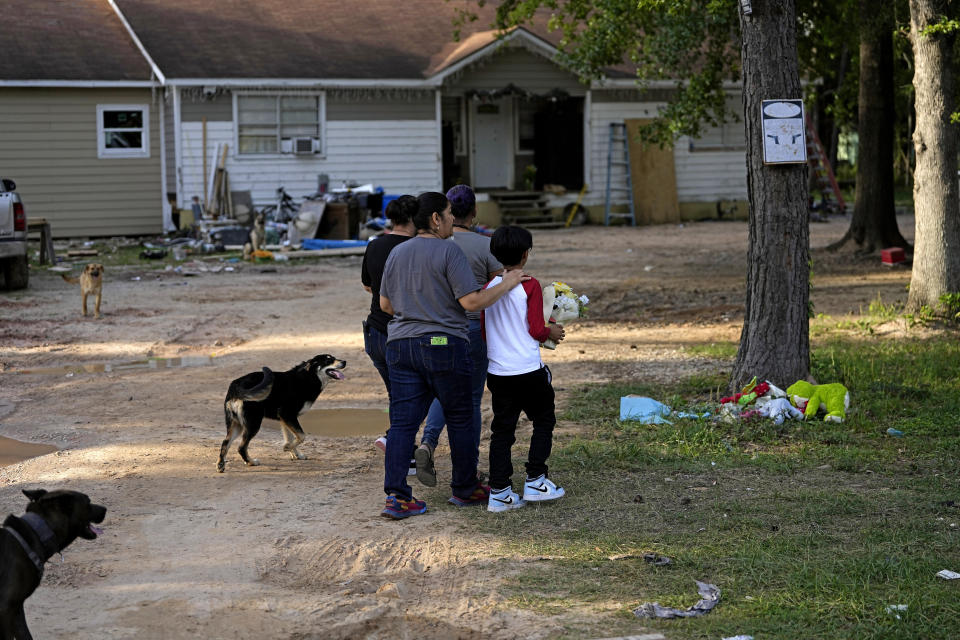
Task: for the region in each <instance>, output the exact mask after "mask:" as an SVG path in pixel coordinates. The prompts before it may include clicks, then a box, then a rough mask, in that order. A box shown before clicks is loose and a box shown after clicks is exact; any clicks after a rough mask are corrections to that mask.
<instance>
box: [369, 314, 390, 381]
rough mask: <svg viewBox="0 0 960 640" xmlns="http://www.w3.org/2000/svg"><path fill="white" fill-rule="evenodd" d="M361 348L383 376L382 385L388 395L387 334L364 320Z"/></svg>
mask: <svg viewBox="0 0 960 640" xmlns="http://www.w3.org/2000/svg"><path fill="white" fill-rule="evenodd" d="M363 350H364V351H366V352H367V355H368V356H370V360H371V361H372V362H373V366H374V367H376V368H377V372H378V373H379V374H380V377H381V378H383V385H384V386H385V387H386V388H387V396H389V395H390V374H389V373H388V372H387V334H385V333H382V332H381V331H380V330H379V329H377V328H376V327H371V326H370V325H369V324H367V323H366V321H364V323H363Z"/></svg>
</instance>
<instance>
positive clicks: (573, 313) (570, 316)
mask: <svg viewBox="0 0 960 640" xmlns="http://www.w3.org/2000/svg"><path fill="white" fill-rule="evenodd" d="M588 304H590V299H589V298H588V297H587V296H578V295H577V294H575V293H574V292H573V289H571V288H570V285H568V284H565V283H563V282H551V283H550V284H548V285H546V286H545V287H544V288H543V318H544V320H546V321H547V324H548V325H549V324H566V323H568V322H570V321H571V320H576V319H577V318H582V317H584V316H585V315H587V305H588ZM543 346H544V347H545V348H547V349H556V348H557V343H556V342H554V341H553V340H549V339H548V340H546V341H545V342H544V343H543Z"/></svg>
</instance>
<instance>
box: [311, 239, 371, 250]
mask: <svg viewBox="0 0 960 640" xmlns="http://www.w3.org/2000/svg"><path fill="white" fill-rule="evenodd" d="M365 246H367V241H366V240H324V239H322V238H306V239H304V241H303V248H304V249H346V248H348V247H365Z"/></svg>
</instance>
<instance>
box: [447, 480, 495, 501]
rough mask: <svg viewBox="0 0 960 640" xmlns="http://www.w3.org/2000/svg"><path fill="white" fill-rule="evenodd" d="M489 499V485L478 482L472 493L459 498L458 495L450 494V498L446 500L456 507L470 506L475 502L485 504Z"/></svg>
mask: <svg viewBox="0 0 960 640" xmlns="http://www.w3.org/2000/svg"><path fill="white" fill-rule="evenodd" d="M489 499H490V487H488V486H487V485H485V484H480V483H479V482H478V483H477V486H476V488H474V490H473V493H471V494H470V495H469V496H468V497H466V498H461V497H460V496H450V500H449V501H448V502H450V504H453V505H456V506H458V507H471V506H473V505H475V504H487V501H488V500H489Z"/></svg>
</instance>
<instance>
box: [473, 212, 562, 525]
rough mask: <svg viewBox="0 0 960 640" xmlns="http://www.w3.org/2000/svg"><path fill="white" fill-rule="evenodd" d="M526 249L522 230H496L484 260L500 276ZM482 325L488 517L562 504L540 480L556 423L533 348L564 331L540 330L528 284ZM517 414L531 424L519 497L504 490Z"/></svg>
mask: <svg viewBox="0 0 960 640" xmlns="http://www.w3.org/2000/svg"><path fill="white" fill-rule="evenodd" d="M532 248H533V236H531V235H530V232H529V231H527V230H526V229H524V228H522V227H517V226H509V225H508V226H503V227H500V228H499V229H497V230H496V231H495V232H494V234H493V237H492V238H491V239H490V253H492V254H493V256H494V257H495V258H496V259H497V260H499V261H500V262H501V263H503V268H504V273H506V272H509V271H513V270H522V269H523V266H524V265H525V264H526V263H527V258H528V257H529V255H530V250H531V249H532ZM501 277H502V276H496V277H494V278H493V279H492V280H491V281H490V282H489V283H488V284H487V287H493V286H496V285H497V284H498V283H499V282H500V280H501ZM483 323H484V324H483V329H484V334H485V338H486V341H487V357H488V359H489V364H488V366H487V388H488V389H490V398H491V402H492V404H493V421H492V422H491V424H490V430H491V436H490V498H489V500H488V501H487V510H488V511H494V512H499V511H507V510H509V509H516V508H517V507H522V506H523V505H524V504H526V503H527V502H532V501H544V500H556V499H557V498H562V497H563V495H564V493H565V492H564V490H563V489H562V488H561V487H558V486H557V485H555V484H554V483H553V482H551V481H550V480H549V479H548V478H547V458H549V457H550V449H551V447H552V445H553V427H554V425H556V423H557V419H556V416H555V415H554V403H553V400H554V393H553V387H552V386H551V384H550V383H551V375H550V369H548V368H547V366H546V365H545V364H543V361H542V360H540V344H541V343H542V342H543V341H545V340H547V339H548V338H549V339H552V340H554V341H555V342H560V341H561V340H563V337H564V331H563V326H562V325H557V324H555V325H550V326H545V325H546V322H545V321H544V318H543V292H542V290H541V288H540V283H539V282H537V281H536V279H534V278H531V279H530V280H527V281H526V282H522V283H521V286H519V287H514V288H513V289H512V290H511V291H510V292H509V293H507V294H506V295H504V296H503V297H502V298H500V299H499V300H497V301H496V302H495V303H494V304H493V305H491V306H490V307H488V308H487V309H485V310H484V312H483ZM521 411H522V412H524V413H526V414H527V417H528V418H529V419H530V421H531V422H532V423H533V435H532V436H531V438H530V452H529V454H528V457H527V464H526V468H527V479H526V482H525V483H524V486H523V495H522V497H521V496H520V495H518V494H517V493H515V492H514V491H513V487H512V485H511V483H510V478H511V476H512V475H513V464H512V463H511V460H510V448H511V446H513V443H514V442H515V441H516V429H517V421H518V420H519V419H520V412H521Z"/></svg>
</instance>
